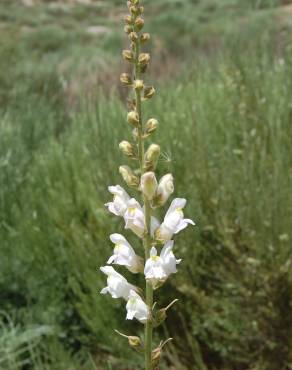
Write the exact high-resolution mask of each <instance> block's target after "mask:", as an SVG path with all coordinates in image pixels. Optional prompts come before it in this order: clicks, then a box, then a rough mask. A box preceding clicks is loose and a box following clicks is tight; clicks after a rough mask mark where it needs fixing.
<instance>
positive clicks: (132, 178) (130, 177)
mask: <svg viewBox="0 0 292 370" xmlns="http://www.w3.org/2000/svg"><path fill="white" fill-rule="evenodd" d="M119 172H120V174H121V175H122V178H123V179H124V181H125V183H126V184H127V185H128V186H129V187H134V188H136V187H138V185H139V178H138V177H137V176H136V175H135V174H134V173H133V171H132V169H131V168H130V167H129V166H120V168H119Z"/></svg>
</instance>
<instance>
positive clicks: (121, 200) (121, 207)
mask: <svg viewBox="0 0 292 370" xmlns="http://www.w3.org/2000/svg"><path fill="white" fill-rule="evenodd" d="M108 190H109V192H110V193H112V194H113V195H114V199H113V201H112V202H109V203H106V204H105V206H106V207H108V210H109V211H110V212H111V213H113V214H114V215H116V216H124V214H125V212H126V210H127V205H128V201H129V200H130V197H129V195H128V193H127V192H126V191H125V190H124V189H123V188H122V187H121V186H120V185H117V186H109V187H108Z"/></svg>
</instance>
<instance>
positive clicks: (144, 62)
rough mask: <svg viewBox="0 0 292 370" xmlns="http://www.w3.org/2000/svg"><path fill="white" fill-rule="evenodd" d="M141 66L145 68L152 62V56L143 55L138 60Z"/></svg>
mask: <svg viewBox="0 0 292 370" xmlns="http://www.w3.org/2000/svg"><path fill="white" fill-rule="evenodd" d="M138 61H139V64H140V66H145V65H147V64H148V63H149V62H150V54H148V53H141V54H140V55H139V58H138Z"/></svg>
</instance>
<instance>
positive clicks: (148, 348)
mask: <svg viewBox="0 0 292 370" xmlns="http://www.w3.org/2000/svg"><path fill="white" fill-rule="evenodd" d="M139 54H140V42H139V41H137V42H136V44H135V78H136V79H137V80H138V79H140V76H141V72H140V67H139V63H138V58H139ZM135 94H136V109H137V113H138V116H139V125H138V154H139V163H140V170H141V175H142V174H143V173H144V172H145V166H144V161H145V159H144V151H145V149H144V139H143V121H142V100H141V92H140V91H138V90H135ZM143 200H144V209H145V225H146V233H145V237H144V238H143V246H144V250H145V260H147V259H148V258H149V257H150V248H151V235H150V226H151V207H150V203H149V201H148V200H147V199H146V198H145V197H144V198H143ZM146 304H147V306H148V308H149V319H148V320H147V322H146V325H145V369H146V370H152V365H151V354H152V322H151V311H152V306H153V289H152V286H151V285H150V284H148V283H147V282H146Z"/></svg>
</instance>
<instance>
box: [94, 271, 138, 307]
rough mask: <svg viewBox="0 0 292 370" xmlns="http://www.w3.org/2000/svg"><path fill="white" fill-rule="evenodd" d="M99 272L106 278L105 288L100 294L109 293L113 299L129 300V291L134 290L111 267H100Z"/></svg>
mask: <svg viewBox="0 0 292 370" xmlns="http://www.w3.org/2000/svg"><path fill="white" fill-rule="evenodd" d="M100 270H101V271H102V272H103V273H104V274H106V275H107V276H108V278H107V286H106V287H105V288H103V289H102V290H101V292H100V293H101V294H106V293H109V294H110V295H111V296H112V297H113V298H124V299H125V300H127V299H128V298H129V294H130V290H135V289H136V288H135V287H134V285H132V284H129V283H128V282H127V280H126V279H125V278H124V277H123V276H122V275H121V274H119V273H118V272H116V270H115V269H114V268H113V267H112V266H102V267H101V268H100Z"/></svg>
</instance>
